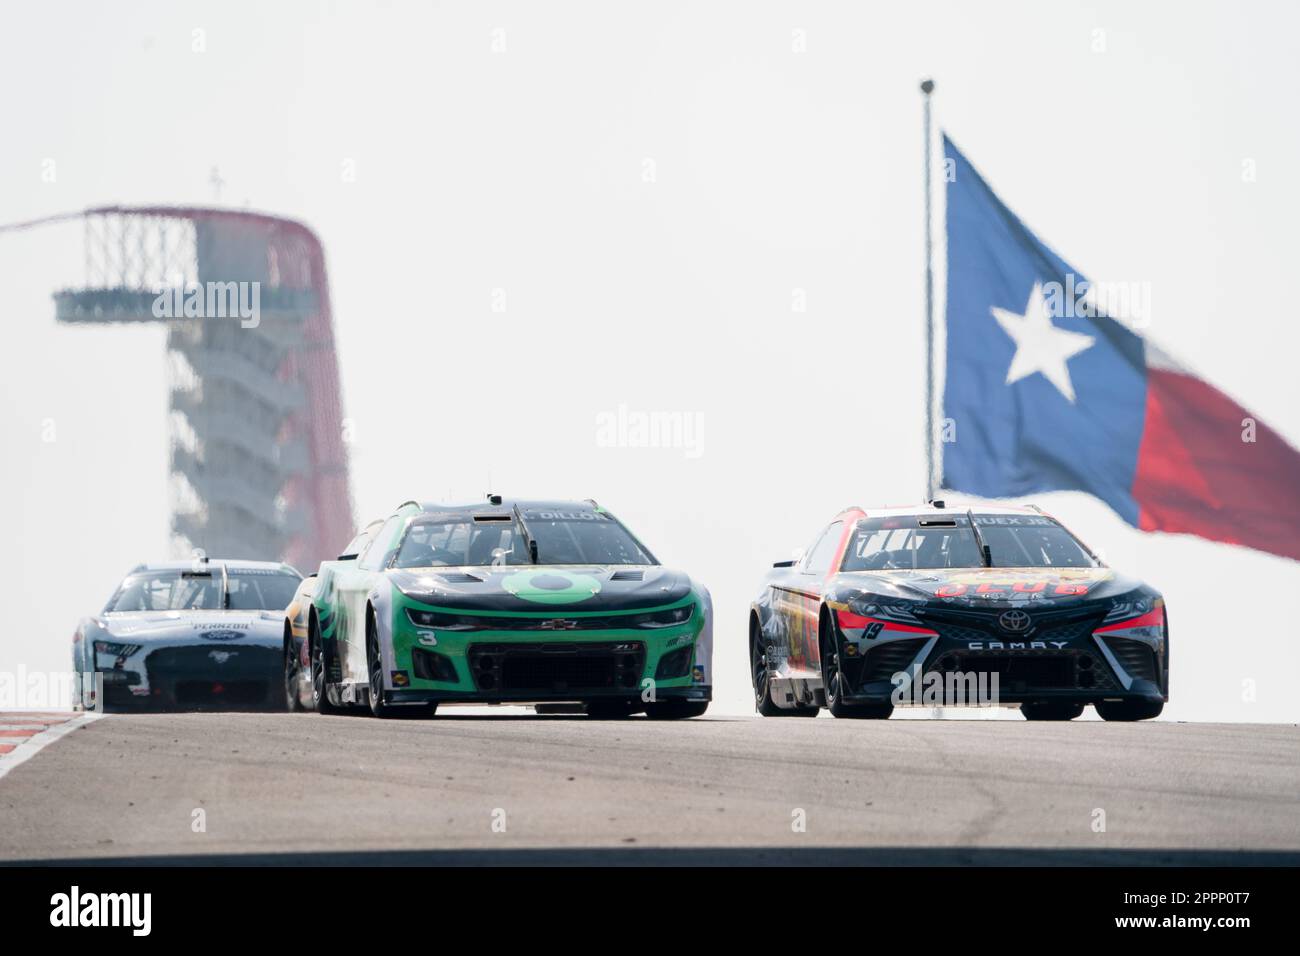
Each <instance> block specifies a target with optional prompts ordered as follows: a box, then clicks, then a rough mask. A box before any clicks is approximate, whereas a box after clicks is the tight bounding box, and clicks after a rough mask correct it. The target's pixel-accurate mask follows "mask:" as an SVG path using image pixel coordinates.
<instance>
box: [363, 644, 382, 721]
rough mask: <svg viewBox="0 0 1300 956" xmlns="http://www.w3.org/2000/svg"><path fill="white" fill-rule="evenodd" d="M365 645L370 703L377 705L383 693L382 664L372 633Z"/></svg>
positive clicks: (377, 645)
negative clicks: (367, 653)
mask: <svg viewBox="0 0 1300 956" xmlns="http://www.w3.org/2000/svg"><path fill="white" fill-rule="evenodd" d="M366 643H367V645H368V646H369V651H370V654H369V657H370V702H371V704H378V703H380V699H381V695H382V694H383V692H384V663H383V661H381V660H380V659H379V642H378V641H376V640H375V634H374V631H371V632H370V634H369V636H368V637H367V639H366Z"/></svg>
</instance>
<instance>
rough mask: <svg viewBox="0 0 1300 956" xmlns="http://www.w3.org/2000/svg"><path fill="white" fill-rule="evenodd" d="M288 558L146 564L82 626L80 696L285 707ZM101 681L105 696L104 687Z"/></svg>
mask: <svg viewBox="0 0 1300 956" xmlns="http://www.w3.org/2000/svg"><path fill="white" fill-rule="evenodd" d="M301 580H302V575H301V574H299V573H298V572H297V571H296V570H294V569H293V568H292V567H290V566H289V565H287V564H278V563H271V562H265V561H219V560H216V559H212V560H208V559H206V558H200V559H198V560H195V561H177V562H170V563H163V564H141V565H139V566H137V567H136V568H135V569H133V570H132V571H131V573H130V574H128V575H127V576H126V577H125V578H124V579H123V580H122V583H121V584H120V585H118V588H117V590H116V591H114V592H113V596H112V597H110V598H109V599H108V603H107V604H105V605H104V609H103V610H102V611H100V612H99V613H98V614H96V615H94V616H93V617H87V618H84V619H82V621H81V622H80V623H79V624H78V625H77V632H76V634H74V635H73V638H72V663H73V670H74V671H75V672H76V674H77V681H76V689H75V701H76V704H77V705H78V706H80V707H81V708H84V709H88V710H89V709H105V710H146V709H156V710H168V709H214V710H249V709H272V710H283V709H285V708H286V707H287V706H288V700H287V697H286V691H285V685H284V680H283V674H284V660H283V655H284V641H283V634H284V609H285V607H286V606H287V605H288V604H289V602H290V601H291V600H292V599H293V595H294V591H295V590H296V589H297V587H298V583H299V582H300V581H301ZM100 687H102V694H103V696H102V698H100V697H99V693H100V691H99V688H100Z"/></svg>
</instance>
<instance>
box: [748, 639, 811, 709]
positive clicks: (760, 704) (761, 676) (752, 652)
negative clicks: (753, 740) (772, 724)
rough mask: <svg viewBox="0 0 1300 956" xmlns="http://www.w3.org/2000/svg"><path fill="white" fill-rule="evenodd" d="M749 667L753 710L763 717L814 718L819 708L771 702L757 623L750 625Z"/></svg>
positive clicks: (769, 684) (767, 673) (769, 682)
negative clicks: (751, 680)
mask: <svg viewBox="0 0 1300 956" xmlns="http://www.w3.org/2000/svg"><path fill="white" fill-rule="evenodd" d="M749 667H750V676H751V677H752V678H753V682H754V709H755V710H757V711H758V712H759V714H760V715H761V716H763V717H816V716H817V713H818V712H819V711H820V710H821V708H820V707H803V706H800V707H781V706H779V705H778V704H777V703H776V701H774V700H772V684H771V680H770V672H769V671H768V669H767V652H766V650H765V649H764V645H763V636H762V634H760V633H759V631H758V624H757V622H753V623H751V624H750V635H749Z"/></svg>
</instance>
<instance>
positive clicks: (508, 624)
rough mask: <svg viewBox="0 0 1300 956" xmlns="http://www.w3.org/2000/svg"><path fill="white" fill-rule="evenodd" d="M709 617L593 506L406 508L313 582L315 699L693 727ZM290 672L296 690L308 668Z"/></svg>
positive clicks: (687, 590) (291, 666)
mask: <svg viewBox="0 0 1300 956" xmlns="http://www.w3.org/2000/svg"><path fill="white" fill-rule="evenodd" d="M351 550H352V549H351V546H350V547H349V551H351ZM712 616H713V614H712V606H711V602H710V599H709V593H708V591H707V590H706V589H704V588H703V587H701V586H700V585H698V584H696V583H695V582H693V581H692V580H691V579H690V578H689V577H687V576H686V575H685V574H683V573H681V572H679V571H673V570H670V569H668V568H665V567H663V566H661V565H660V564H659V563H658V562H657V561H656V560H655V558H654V556H653V555H651V554H650V552H649V551H648V550H647V549H646V548H645V546H644V545H642V544H641V543H640V542H639V541H638V540H637V539H636V538H635V537H633V535H632V534H631V533H630V532H629V531H628V530H627V529H626V528H625V527H624V526H623V525H622V524H620V523H619V521H618V520H617V519H616V518H615V517H614V516H613V515H612V514H610V513H609V512H608V511H606V510H604V509H603V508H601V507H600V506H598V505H596V504H595V503H594V502H591V501H584V502H536V501H505V500H503V499H502V498H501V497H500V496H495V495H494V496H490V497H489V498H488V500H487V501H486V502H484V503H482V504H468V505H444V504H418V503H416V502H408V503H407V504H405V505H403V506H402V507H401V508H399V509H398V510H397V512H396V513H395V514H393V515H392V516H391V517H389V518H388V519H387V520H386V521H384V522H383V523H382V525H380V526H379V527H378V528H374V526H373V525H372V526H371V528H370V529H368V530H367V532H365V533H363V545H362V547H361V548H360V549H359V552H358V553H345V554H344V555H341V556H340V558H339V560H336V561H331V562H326V563H324V564H322V565H321V567H320V570H319V571H318V572H317V574H316V577H315V578H314V583H313V584H312V585H311V587H310V605H309V606H308V607H307V608H306V617H307V620H306V642H307V653H306V655H305V657H306V659H307V660H308V661H309V667H310V687H311V691H310V695H309V696H310V699H311V701H312V702H313V703H314V704H315V706H316V707H317V709H319V710H322V711H329V710H333V709H337V708H340V707H346V706H349V705H365V706H368V707H369V708H370V710H371V711H372V712H373V713H374V714H376V715H378V716H398V715H403V714H417V713H424V714H432V713H433V712H434V711H435V709H436V708H437V706H438V705H439V704H440V703H449V702H456V703H532V704H553V705H556V704H560V703H563V704H568V705H579V706H581V707H582V709H584V710H585V712H586V713H588V714H590V715H593V716H604V717H622V716H628V715H631V714H633V713H639V712H644V713H645V714H646V715H647V716H649V717H657V718H680V717H694V716H698V715H700V714H703V713H704V711H705V710H706V708H707V707H708V703H709V700H710V698H711V695H712V672H711V668H712V662H711V654H712V643H713V622H712ZM292 625H293V622H292V621H290V622H288V625H287V631H288V634H289V638H290V639H291V638H292V636H293V635H292V630H293V626H292ZM285 660H286V669H287V673H286V686H288V687H289V688H293V687H295V686H298V684H299V682H300V681H301V680H302V677H303V675H302V674H301V673H300V671H301V667H300V662H301V658H300V657H299V656H298V655H296V654H295V653H293V651H292V648H291V649H290V653H288V654H286V655H285Z"/></svg>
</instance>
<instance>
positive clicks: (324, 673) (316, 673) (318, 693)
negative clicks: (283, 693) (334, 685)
mask: <svg viewBox="0 0 1300 956" xmlns="http://www.w3.org/2000/svg"><path fill="white" fill-rule="evenodd" d="M312 620H313V622H314V621H315V618H313V619H312ZM307 640H308V646H309V647H310V649H311V702H312V709H313V710H315V711H316V713H318V714H341V713H342V712H343V708H341V707H335V706H334V705H333V704H331V703H330V698H329V693H328V692H327V688H328V686H329V674H330V659H329V652H328V648H327V646H326V644H325V642H324V641H323V640H321V638H320V635H319V633H317V631H316V628H315V627H314V626H311V625H309V626H308V630H307Z"/></svg>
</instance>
